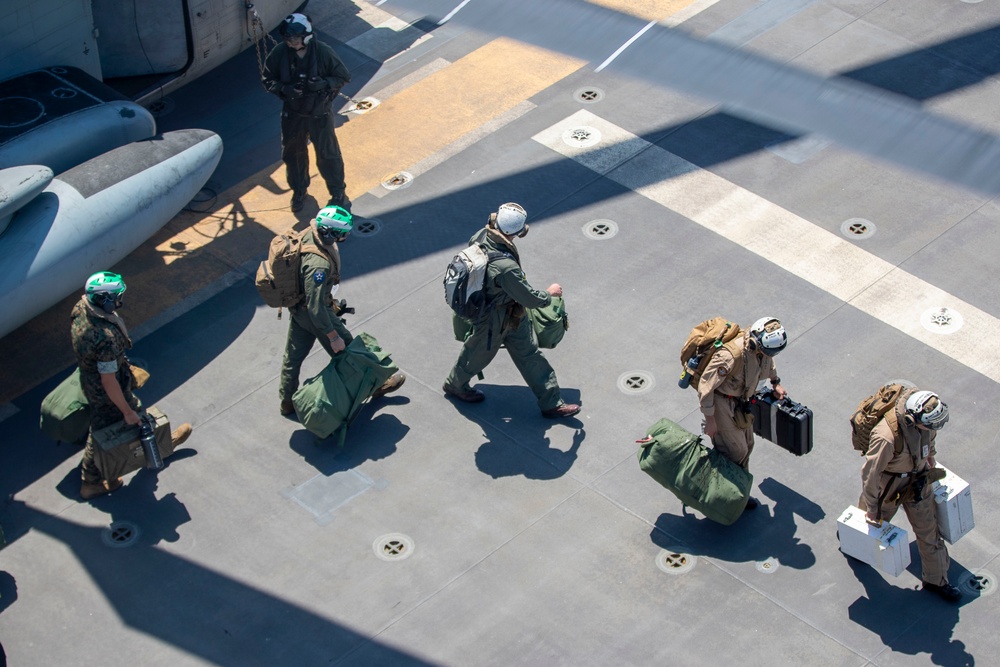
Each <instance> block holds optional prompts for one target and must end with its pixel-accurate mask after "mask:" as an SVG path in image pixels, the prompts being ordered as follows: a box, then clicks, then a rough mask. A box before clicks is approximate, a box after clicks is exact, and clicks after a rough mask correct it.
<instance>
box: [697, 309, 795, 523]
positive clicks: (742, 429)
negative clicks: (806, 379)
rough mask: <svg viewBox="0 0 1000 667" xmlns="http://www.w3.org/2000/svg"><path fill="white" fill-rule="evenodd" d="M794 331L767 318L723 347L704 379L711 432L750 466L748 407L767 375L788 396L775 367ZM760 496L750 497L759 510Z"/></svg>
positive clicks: (703, 402)
mask: <svg viewBox="0 0 1000 667" xmlns="http://www.w3.org/2000/svg"><path fill="white" fill-rule="evenodd" d="M787 344H788V336H787V335H786V334H785V329H784V327H782V326H781V322H779V321H778V320H777V318H774V317H762V318H760V319H759V320H757V321H756V322H754V323H753V326H751V327H750V330H749V331H746V332H745V333H744V334H743V335H741V336H737V337H736V338H734V339H733V340H731V341H729V342H728V343H726V344H725V345H723V346H722V348H721V349H720V350H718V351H717V352H716V353H715V354H714V355H712V359H711V360H710V361H709V362H708V366H707V367H706V368H705V371H704V373H702V376H701V380H700V381H699V382H698V400H699V403H700V408H701V413H702V414H703V415H704V416H705V435H707V436H708V437H709V438H711V439H712V446H714V447H715V448H716V449H717V450H718V451H719V452H720V453H721V454H722V455H723V456H725V457H726V458H727V459H729V460H730V461H732V462H734V463H736V464H737V465H740V466H742V467H743V468H745V469H749V467H750V453H751V452H752V451H753V424H752V421H751V419H750V415H749V413H748V410H749V408H748V407H747V408H746V409H744V408H745V405H746V402H747V400H749V399H750V397H751V396H753V395H754V393H756V391H757V385H758V384H760V382H761V380H764V379H770V381H771V388H772V390H773V393H774V397H775V398H777V399H782V398H784V397H785V395H786V393H787V392H786V391H785V388H784V387H782V386H781V378H779V377H778V373H777V371H776V370H775V367H774V358H773V357H774V355H776V354H778V352H781V351H782V350H783V349H785V345H787ZM759 504H760V503H758V501H757V499H755V498H752V497H751V498H749V499H748V500H747V509H751V510H752V509H754V508H756V507H757V506H758V505H759Z"/></svg>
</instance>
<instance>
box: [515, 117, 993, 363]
mask: <svg viewBox="0 0 1000 667" xmlns="http://www.w3.org/2000/svg"><path fill="white" fill-rule="evenodd" d="M581 125H588V126H591V127H595V128H597V129H598V130H600V132H601V134H602V135H603V141H602V142H601V143H600V144H599V145H597V146H594V147H591V148H586V149H579V148H574V147H571V146H568V145H567V144H566V143H565V142H564V141H563V140H562V134H563V132H565V131H566V130H567V129H570V128H574V127H579V126H581ZM533 138H534V140H535V141H537V142H538V143H540V144H542V145H544V146H547V147H548V148H550V149H552V150H553V151H555V152H556V153H559V154H560V155H563V156H565V157H568V158H571V159H573V160H576V161H577V162H579V163H580V164H582V165H584V166H586V167H589V168H590V169H592V170H594V171H596V172H598V173H600V174H602V175H604V176H605V177H606V178H608V179H610V180H612V181H614V182H616V183H619V184H621V185H623V186H625V187H627V188H629V189H631V190H633V191H634V192H636V193H638V194H640V195H642V196H644V197H646V198H648V199H650V200H652V201H655V202H656V203H658V204H660V205H662V206H664V207H665V208H668V209H670V210H672V211H675V212H677V213H679V214H680V215H683V216H684V217H686V218H688V219H690V220H692V221H693V222H695V223H697V224H699V225H701V226H703V227H705V228H706V229H709V230H711V231H713V232H715V233H716V234H719V235H720V236H722V237H724V238H726V239H729V240H730V241H732V242H734V243H736V244H738V245H740V246H742V247H744V248H746V249H747V250H749V251H750V252H753V253H754V254H756V255H758V256H760V257H762V258H764V259H766V260H768V261H770V262H772V263H774V264H775V265H776V266H778V267H779V268H780V269H782V270H785V271H788V272H789V273H792V274H794V275H795V276H797V277H799V278H801V279H803V280H805V281H807V282H809V283H812V284H813V285H815V286H816V287H819V288H820V289H822V290H825V291H826V292H828V293H829V294H831V295H833V296H835V297H837V298H838V299H841V300H843V301H844V302H846V303H847V304H849V305H851V306H853V307H855V308H857V309H858V310H860V311H862V312H864V313H867V314H868V315H871V316H872V317H875V318H877V319H879V320H881V321H882V322H885V323H886V324H888V325H890V326H892V327H894V328H896V329H897V330H899V331H901V332H903V333H905V334H906V335H908V336H910V337H912V338H914V339H916V340H919V341H920V342H922V343H924V344H925V345H927V346H928V347H931V348H933V349H935V350H937V351H938V352H941V353H942V354H945V355H947V356H949V357H951V358H952V359H954V360H956V361H958V362H959V363H962V364H964V365H966V366H968V367H969V368H971V369H973V370H975V371H977V372H979V373H982V374H983V375H985V376H986V377H988V378H990V379H991V380H993V381H995V382H1000V356H998V355H997V354H996V352H995V349H994V348H995V347H996V332H997V331H998V330H1000V320H998V319H997V318H995V317H993V316H992V315H990V314H989V313H986V312H983V311H982V310H980V309H979V308H976V307H975V306H973V305H972V304H970V303H967V302H965V301H962V300H961V299H959V298H958V297H956V296H954V295H952V294H949V293H947V292H945V291H944V290H942V289H939V288H937V287H935V286H934V285H931V284H930V283H927V282H926V281H924V280H921V279H920V278H918V277H916V276H914V275H911V274H910V273H907V272H906V271H904V270H902V269H900V268H898V267H896V266H895V265H893V264H890V263H889V262H886V261H885V260H883V259H881V258H880V257H878V256H876V255H873V254H871V253H869V252H867V251H865V250H862V249H861V248H859V247H858V246H856V245H853V244H851V243H850V242H849V241H847V240H846V239H843V238H841V237H840V236H838V235H836V234H833V233H831V232H828V231H826V230H824V229H821V228H819V227H817V226H816V225H814V224H812V223H811V222H809V221H808V220H805V219H804V218H801V217H799V216H797V215H795V214H794V213H792V212H790V211H787V210H785V209H783V208H781V207H780V206H777V205H776V204H773V203H771V202H770V201H768V200H766V199H764V198H763V197H761V196H759V195H756V194H754V193H753V192H750V191H749V190H746V189H744V188H741V187H739V186H738V185H736V184H734V183H731V182H729V181H727V180H725V179H724V178H721V177H720V176H716V175H715V174H713V173H712V172H710V171H706V170H704V169H702V168H701V167H698V166H697V165H694V164H692V163H690V162H688V161H687V160H684V159H682V158H680V157H678V156H676V155H674V154H673V153H670V152H668V151H666V150H663V149H662V148H660V147H658V146H654V145H653V144H651V143H649V142H648V141H646V140H645V139H642V138H640V137H637V136H635V135H634V134H632V133H630V132H627V131H626V130H624V129H622V128H620V127H618V126H617V125H614V124H612V123H609V122H607V121H606V120H604V119H603V118H599V117H598V116H595V115H594V114H593V113H591V112H589V111H586V110H583V109H581V110H580V111H577V112H576V113H574V114H573V115H572V116H569V117H568V118H566V119H564V120H562V121H560V122H559V123H556V124H555V125H553V126H552V127H550V128H548V129H546V130H543V131H542V132H539V133H538V134H536V135H535V136H534V137H533ZM650 174H657V175H658V176H657V178H658V180H656V181H655V182H651V179H650ZM942 307H945V308H949V309H951V310H953V311H957V312H959V313H961V314H962V316H963V317H964V324H963V326H962V327H961V329H958V330H955V331H954V332H953V333H947V334H938V333H933V332H931V331H928V330H926V329H925V328H924V327H923V326H922V324H921V318H922V316H923V315H924V313H925V312H926V311H927V310H928V309H931V308H942Z"/></svg>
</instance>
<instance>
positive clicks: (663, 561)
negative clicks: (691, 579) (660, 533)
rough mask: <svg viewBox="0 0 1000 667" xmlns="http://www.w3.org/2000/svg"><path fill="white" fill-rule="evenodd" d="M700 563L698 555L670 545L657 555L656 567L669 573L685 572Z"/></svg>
mask: <svg viewBox="0 0 1000 667" xmlns="http://www.w3.org/2000/svg"><path fill="white" fill-rule="evenodd" d="M697 563H698V557H697V556H694V555H692V554H686V553H684V552H683V551H681V550H680V549H677V548H675V547H670V548H668V549H664V550H663V551H661V552H660V553H659V554H657V555H656V567H658V568H660V569H661V570H663V571H664V572H666V573H667V574H684V573H685V572H688V571H689V570H691V568H693V567H694V566H695V565H696V564H697Z"/></svg>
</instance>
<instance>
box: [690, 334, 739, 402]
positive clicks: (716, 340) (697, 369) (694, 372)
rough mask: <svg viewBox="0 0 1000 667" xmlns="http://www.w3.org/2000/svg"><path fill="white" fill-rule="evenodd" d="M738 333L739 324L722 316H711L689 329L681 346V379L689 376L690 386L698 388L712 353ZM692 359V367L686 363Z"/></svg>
mask: <svg viewBox="0 0 1000 667" xmlns="http://www.w3.org/2000/svg"><path fill="white" fill-rule="evenodd" d="M740 333H742V331H741V329H740V325H738V324H735V323H733V322H730V321H729V320H727V319H726V318H724V317H713V318H712V319H710V320H705V321H704V322H702V323H701V324H699V325H698V326H696V327H695V328H694V329H691V333H689V334H688V337H687V340H686V341H684V347H682V348H681V369H682V370H681V380H682V381H684V380H685V379H686V378H687V377H688V376H690V384H691V386H692V387H694V388H695V389H698V380H700V379H701V374H702V373H704V372H705V369H706V368H708V362H709V361H710V360H711V359H712V355H714V354H715V353H716V352H717V351H718V350H719V348H721V347H722V346H723V345H725V344H726V343H728V342H729V341H731V340H734V339H735V338H736V337H737V336H739V335H740ZM692 359H697V361H696V363H695V364H694V366H693V367H692V366H691V365H689V364H688V362H689V361H691V360H692Z"/></svg>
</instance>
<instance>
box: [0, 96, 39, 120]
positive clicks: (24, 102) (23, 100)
mask: <svg viewBox="0 0 1000 667" xmlns="http://www.w3.org/2000/svg"><path fill="white" fill-rule="evenodd" d="M44 115H45V106H44V105H43V104H42V103H41V102H39V101H38V100H33V99H31V98H30V97H4V98H2V99H0V119H2V120H0V127H22V126H24V125H31V124H32V123H34V122H35V121H36V120H38V119H39V118H41V117H42V116H44Z"/></svg>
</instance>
